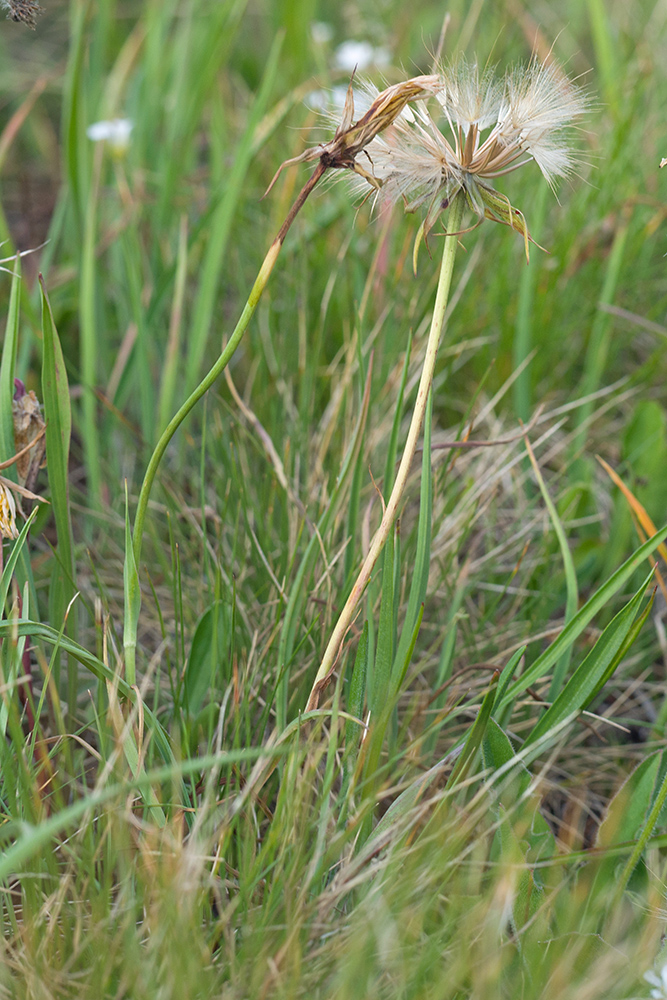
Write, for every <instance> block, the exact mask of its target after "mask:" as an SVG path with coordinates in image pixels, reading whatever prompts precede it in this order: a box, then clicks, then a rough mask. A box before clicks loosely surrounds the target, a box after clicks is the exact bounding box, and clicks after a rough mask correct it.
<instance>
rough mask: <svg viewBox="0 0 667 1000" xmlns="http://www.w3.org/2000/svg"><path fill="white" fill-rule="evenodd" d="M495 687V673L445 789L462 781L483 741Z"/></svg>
mask: <svg viewBox="0 0 667 1000" xmlns="http://www.w3.org/2000/svg"><path fill="white" fill-rule="evenodd" d="M497 687H498V674H497V673H496V674H494V675H493V680H492V681H491V684H490V685H489V690H488V691H487V692H486V694H485V695H484V700H483V702H482V704H481V706H480V709H479V712H478V713H477V718H476V719H475V721H474V723H473V725H472V728H471V729H470V732H469V733H468V736H467V737H466V741H465V743H464V744H463V749H462V750H461V753H460V754H459V758H458V760H457V762H456V764H455V766H454V770H453V771H452V773H451V774H450V776H449V778H448V780H447V785H446V788H453V787H454V786H455V785H458V784H459V783H460V782H461V781H463V780H464V778H465V776H466V775H467V773H468V771H469V770H470V766H471V764H472V762H473V760H474V759H475V756H476V754H477V751H478V750H479V749H480V747H481V746H482V742H483V740H484V734H485V732H486V727H487V725H488V723H489V720H490V718H491V712H492V711H493V704H494V701H495V698H496V690H497Z"/></svg>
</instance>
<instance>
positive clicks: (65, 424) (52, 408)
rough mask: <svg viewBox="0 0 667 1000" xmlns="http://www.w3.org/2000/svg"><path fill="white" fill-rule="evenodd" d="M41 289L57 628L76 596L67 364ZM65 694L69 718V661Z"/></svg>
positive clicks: (72, 631)
mask: <svg viewBox="0 0 667 1000" xmlns="http://www.w3.org/2000/svg"><path fill="white" fill-rule="evenodd" d="M41 287H42V331H43V336H44V347H43V358H42V395H43V399H44V418H45V420H46V462H47V471H48V477H49V488H50V492H51V505H52V508H53V518H54V521H55V524H56V533H57V536H58V550H57V563H56V564H54V572H53V576H52V583H53V586H52V589H51V593H50V595H49V600H50V615H51V621H52V622H53V623H54V624H56V625H57V624H59V623H62V622H63V621H64V620H65V614H66V611H67V607H68V605H69V603H70V601H71V599H72V597H73V595H74V541H73V537H72V521H71V516H70V506H69V482H68V468H69V447H70V435H71V430H72V413H71V409H70V396H69V385H68V382H67V371H66V369H65V361H64V359H63V353H62V349H61V346H60V339H59V337H58V331H57V330H56V325H55V323H54V321H53V313H52V312H51V303H50V302H49V298H48V295H47V293H46V288H45V286H44V282H43V280H42V281H41ZM68 633H69V635H76V610H75V609H74V608H72V609H70V615H69V620H68ZM58 678H59V670H58V666H57V664H56V665H55V669H54V679H55V682H56V686H57V685H58ZM67 691H68V695H67V696H68V705H69V709H70V713H73V712H74V710H75V703H76V670H75V666H74V664H73V663H72V662H71V661H70V663H69V669H68V684H67Z"/></svg>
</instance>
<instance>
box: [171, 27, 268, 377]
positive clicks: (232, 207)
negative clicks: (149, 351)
mask: <svg viewBox="0 0 667 1000" xmlns="http://www.w3.org/2000/svg"><path fill="white" fill-rule="evenodd" d="M283 41H284V33H283V32H279V33H278V35H277V36H276V38H275V39H274V42H273V46H272V48H271V51H270V53H269V57H268V59H267V61H266V67H265V70H264V76H263V78H262V82H261V85H260V88H259V91H258V93H257V96H256V98H255V101H254V103H253V106H252V108H251V110H250V114H249V116H248V122H247V126H246V130H245V132H244V134H243V137H242V139H241V141H240V143H239V147H238V150H237V152H236V157H235V159H234V166H233V167H232V171H231V174H230V176H229V179H228V181H227V185H226V188H225V193H224V195H223V197H222V199H221V201H220V204H219V205H218V207H217V209H216V210H215V212H214V214H213V218H212V220H211V226H210V236H209V244H208V247H207V249H206V254H205V256H204V262H203V267H202V272H201V279H200V283H199V292H198V296H197V300H196V302H195V306H194V316H193V320H192V326H191V329H190V332H189V335H188V358H187V366H186V371H185V389H186V392H189V391H190V389H191V388H192V386H194V385H195V384H196V382H197V380H198V377H199V371H200V369H201V365H202V360H203V358H204V353H205V350H206V341H207V339H208V336H209V334H210V331H211V320H212V318H213V309H214V306H215V297H216V294H217V290H218V284H219V281H220V275H221V273H222V268H223V262H224V257H225V251H226V249H227V243H228V241H229V235H230V233H231V228H232V221H233V219H234V215H235V213H236V209H237V208H238V205H239V202H240V192H241V188H242V186H243V182H244V179H245V176H246V173H247V171H248V165H249V163H250V159H251V156H252V147H253V140H254V136H255V131H256V129H257V126H258V125H259V123H260V121H261V119H262V116H263V115H264V111H265V110H266V106H267V103H268V100H269V97H270V95H271V92H272V91H273V87H274V84H275V79H276V75H277V72H278V68H279V66H280V50H281V48H282V45H283Z"/></svg>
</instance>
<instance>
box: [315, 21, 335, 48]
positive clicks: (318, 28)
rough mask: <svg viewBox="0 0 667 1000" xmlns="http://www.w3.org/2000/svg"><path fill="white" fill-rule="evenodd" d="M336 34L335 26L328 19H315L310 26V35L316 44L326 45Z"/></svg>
mask: <svg viewBox="0 0 667 1000" xmlns="http://www.w3.org/2000/svg"><path fill="white" fill-rule="evenodd" d="M333 36H334V30H333V27H332V26H331V25H330V24H327V22H326V21H313V23H312V24H311V26H310V37H311V38H312V39H313V41H314V42H315V44H316V45H326V44H327V42H330V41H331V39H332V38H333Z"/></svg>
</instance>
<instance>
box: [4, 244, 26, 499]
mask: <svg viewBox="0 0 667 1000" xmlns="http://www.w3.org/2000/svg"><path fill="white" fill-rule="evenodd" d="M20 289H21V268H20V258H19V257H17V258H16V260H15V262H14V274H13V276H12V290H11V293H10V296H9V309H8V311H7V325H6V326H5V339H4V341H3V344H2V361H1V362H0V462H5V461H6V460H7V459H8V458H11V457H12V455H13V454H14V452H15V448H14V418H13V414H12V399H13V398H14V369H15V367H16V352H17V349H18V338H19V315H20V310H19V300H20ZM3 475H4V476H7V477H8V478H10V479H13V480H14V481H16V466H13V465H12V466H10V467H9V468H8V469H5V470H4V471H3Z"/></svg>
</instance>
